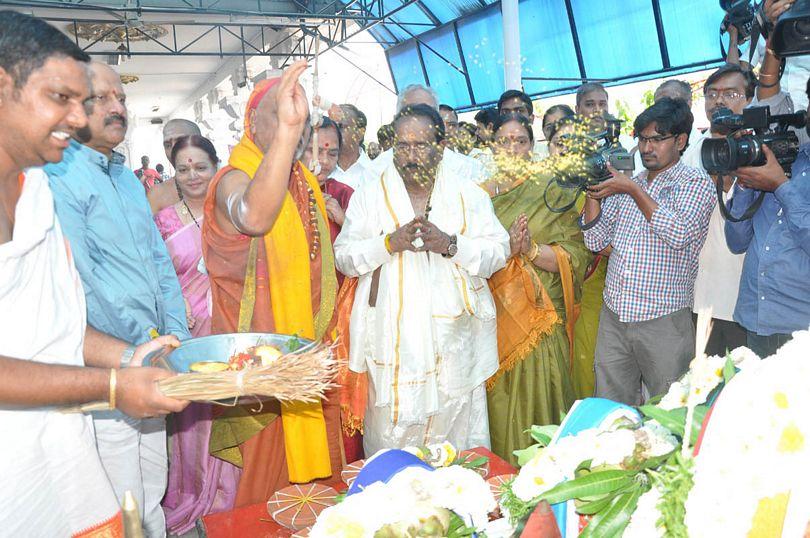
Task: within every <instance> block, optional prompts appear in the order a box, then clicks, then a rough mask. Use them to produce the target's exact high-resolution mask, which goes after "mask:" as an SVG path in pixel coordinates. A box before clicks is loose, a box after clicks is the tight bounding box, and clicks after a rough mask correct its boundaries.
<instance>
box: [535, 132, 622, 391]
mask: <svg viewBox="0 0 810 538" xmlns="http://www.w3.org/2000/svg"><path fill="white" fill-rule="evenodd" d="M585 128H586V127H585V125H584V123H583V122H582V121H581V120H579V119H578V118H576V117H574V116H569V117H564V118H561V119H560V120H558V121H557V122H555V124H554V126H553V127H552V129H551V130H550V132H549V133H548V135H549V136H548V138H549V146H548V148H549V154H550V155H551V156H552V157H556V156H558V155H560V154H561V153H563V152H565V151H566V140H565V139H566V137H567V136H571V135H574V134H575V132H577V131H581V130H582V129H585ZM584 204H585V197H584V196H581V197H580V198H579V199H578V200H577V204H576V208H577V212H578V213H581V212H582V207H583V205H584ZM609 250H610V249H609V248H608V249H606V251H604V252H600V253H599V254H596V255H593V254H592V255H591V258H590V259H589V260H588V264H587V266H586V269H585V276H584V281H583V282H582V301H581V303H580V306H581V308H580V314H579V317H578V318H577V323H576V325H575V327H574V359H573V364H572V366H571V383H572V384H573V386H574V394H575V396H576V397H577V399H581V398H588V397H590V396H593V387H594V373H593V358H594V351H595V350H596V333H597V331H598V329H599V312H600V311H601V309H602V291H603V290H604V289H605V276H606V275H607V257H608V254H609Z"/></svg>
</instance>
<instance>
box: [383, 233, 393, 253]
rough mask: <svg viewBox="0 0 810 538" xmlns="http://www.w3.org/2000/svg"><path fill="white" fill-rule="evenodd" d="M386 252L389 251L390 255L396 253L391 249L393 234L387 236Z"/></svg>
mask: <svg viewBox="0 0 810 538" xmlns="http://www.w3.org/2000/svg"><path fill="white" fill-rule="evenodd" d="M385 250H387V251H388V254H393V253H394V249H393V248H391V234H387V235H386V236H385Z"/></svg>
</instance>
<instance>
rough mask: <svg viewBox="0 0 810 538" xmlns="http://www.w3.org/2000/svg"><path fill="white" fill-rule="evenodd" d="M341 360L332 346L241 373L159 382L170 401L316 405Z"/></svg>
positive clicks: (179, 377)
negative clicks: (252, 399)
mask: <svg viewBox="0 0 810 538" xmlns="http://www.w3.org/2000/svg"><path fill="white" fill-rule="evenodd" d="M336 374H337V361H336V360H335V359H334V358H333V357H332V353H331V350H330V348H329V347H328V346H324V345H321V346H318V347H316V348H315V349H313V350H311V351H307V352H304V353H300V354H289V355H284V356H283V357H280V358H279V359H277V360H275V361H273V362H272V363H271V364H269V365H267V366H254V367H252V368H246V369H244V370H238V371H225V372H211V373H190V374H179V375H177V376H174V377H170V378H168V379H163V380H161V381H160V382H159V383H158V387H159V388H160V391H161V392H162V393H163V394H165V395H166V396H169V397H170V398H177V399H178V400H192V401H195V402H213V401H216V400H227V399H233V398H238V397H240V396H264V397H270V398H275V399H277V400H280V401H283V402H289V401H298V402H315V401H319V400H321V399H322V398H323V396H324V393H325V392H326V391H327V390H328V389H330V388H332V387H333V386H334V385H333V381H334V379H335V376H336Z"/></svg>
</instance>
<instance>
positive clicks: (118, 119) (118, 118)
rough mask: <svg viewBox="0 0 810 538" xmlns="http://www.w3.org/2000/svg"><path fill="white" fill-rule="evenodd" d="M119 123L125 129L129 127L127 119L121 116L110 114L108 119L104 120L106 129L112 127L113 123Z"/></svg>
mask: <svg viewBox="0 0 810 538" xmlns="http://www.w3.org/2000/svg"><path fill="white" fill-rule="evenodd" d="M115 122H118V123H120V124H121V125H122V126H123V127H126V126H127V118H126V117H124V116H122V115H121V114H110V115H109V116H107V117H106V118H104V127H107V126H109V125H112V124H113V123H115Z"/></svg>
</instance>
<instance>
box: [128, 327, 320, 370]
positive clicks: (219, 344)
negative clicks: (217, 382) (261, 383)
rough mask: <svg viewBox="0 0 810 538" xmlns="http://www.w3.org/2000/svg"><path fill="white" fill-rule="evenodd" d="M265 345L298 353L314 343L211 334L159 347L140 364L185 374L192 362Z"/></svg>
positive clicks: (221, 358)
mask: <svg viewBox="0 0 810 538" xmlns="http://www.w3.org/2000/svg"><path fill="white" fill-rule="evenodd" d="M261 345H269V346H274V347H276V348H278V349H280V350H281V352H282V353H302V352H304V351H307V350H308V349H309V348H310V347H312V346H313V345H314V342H312V340H307V339H306V338H298V337H296V336H287V335H285V334H272V333H231V334H214V335H211V336H203V337H200V338H191V339H190V340H185V341H183V342H182V343H181V344H180V347H178V348H176V349H171V348H162V349H159V350H157V351H155V352H153V353H150V354H149V355H147V356H146V358H145V359H144V361H143V363H144V366H158V367H162V368H166V369H168V370H173V371H175V372H178V373H188V372H189V367H190V366H191V365H192V364H194V363H195V362H201V361H204V362H228V360H229V359H230V358H231V357H232V356H234V355H235V354H237V353H241V352H243V351H245V350H246V349H248V348H251V347H253V346H261Z"/></svg>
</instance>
